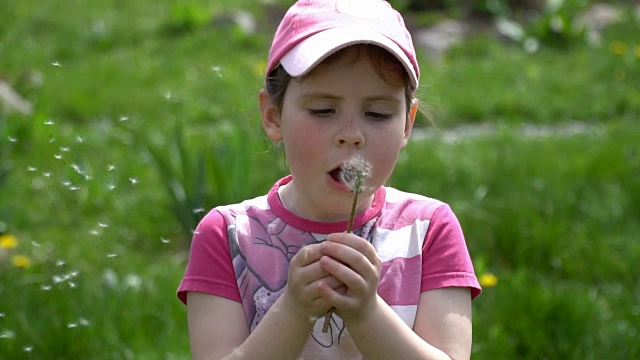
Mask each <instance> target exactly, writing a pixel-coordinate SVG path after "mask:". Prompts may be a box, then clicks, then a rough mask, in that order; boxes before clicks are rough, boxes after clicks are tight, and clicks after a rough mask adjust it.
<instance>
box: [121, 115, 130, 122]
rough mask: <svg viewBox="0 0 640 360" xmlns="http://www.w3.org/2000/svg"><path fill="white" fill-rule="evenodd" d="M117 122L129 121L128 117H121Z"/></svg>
mask: <svg viewBox="0 0 640 360" xmlns="http://www.w3.org/2000/svg"><path fill="white" fill-rule="evenodd" d="M119 120H120V121H128V120H129V117H128V116H125V115H121V116H120V119H119Z"/></svg>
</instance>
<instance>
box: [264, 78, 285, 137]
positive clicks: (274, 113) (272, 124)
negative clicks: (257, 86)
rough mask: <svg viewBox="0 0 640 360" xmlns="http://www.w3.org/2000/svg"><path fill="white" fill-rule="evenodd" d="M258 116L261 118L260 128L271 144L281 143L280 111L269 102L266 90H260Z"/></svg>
mask: <svg viewBox="0 0 640 360" xmlns="http://www.w3.org/2000/svg"><path fill="white" fill-rule="evenodd" d="M259 97H260V115H261V116H262V128H263V129H264V132H265V134H267V137H269V139H270V140H271V141H273V142H279V141H282V129H281V128H280V110H278V107H277V106H276V105H275V104H274V103H273V102H272V101H271V98H270V97H269V94H267V90H266V89H261V90H260V94H259Z"/></svg>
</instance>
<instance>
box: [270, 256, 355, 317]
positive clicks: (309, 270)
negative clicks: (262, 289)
mask: <svg viewBox="0 0 640 360" xmlns="http://www.w3.org/2000/svg"><path fill="white" fill-rule="evenodd" d="M322 256H323V254H321V252H320V244H311V245H307V246H305V247H303V248H302V249H300V251H298V253H297V254H296V255H295V256H294V257H293V258H292V259H291V264H290V266H289V278H288V280H287V287H286V290H285V292H284V293H283V294H282V297H283V299H282V300H284V301H285V302H286V306H284V307H283V308H284V309H286V310H287V311H290V312H291V314H292V315H294V316H295V317H297V318H300V319H303V320H307V321H310V322H315V320H316V319H318V318H320V317H322V316H324V315H325V314H326V313H327V311H329V309H331V307H332V306H331V304H329V302H327V300H326V299H325V298H324V297H322V295H320V292H319V291H318V288H319V287H320V284H321V283H324V284H327V285H328V286H329V287H331V288H332V289H334V290H336V291H338V292H341V293H344V292H345V291H346V287H345V286H344V284H343V283H342V282H340V281H339V280H338V279H336V278H335V277H334V276H332V275H330V274H329V273H328V272H327V271H325V270H323V269H322V266H321V265H320V258H321V257H322Z"/></svg>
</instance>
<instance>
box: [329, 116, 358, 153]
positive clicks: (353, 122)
mask: <svg viewBox="0 0 640 360" xmlns="http://www.w3.org/2000/svg"><path fill="white" fill-rule="evenodd" d="M336 144H337V145H338V146H345V145H346V146H355V147H357V148H361V147H363V146H364V133H363V132H362V129H361V128H360V121H359V120H358V119H357V118H355V117H353V118H350V119H348V120H346V121H345V123H344V126H343V127H342V128H340V130H339V131H338V134H337V135H336Z"/></svg>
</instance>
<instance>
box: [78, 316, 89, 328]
mask: <svg viewBox="0 0 640 360" xmlns="http://www.w3.org/2000/svg"><path fill="white" fill-rule="evenodd" d="M78 323H80V325H82V326H89V325H90V324H91V323H90V322H89V320H87V319H85V318H83V317H81V318H79V319H78Z"/></svg>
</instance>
